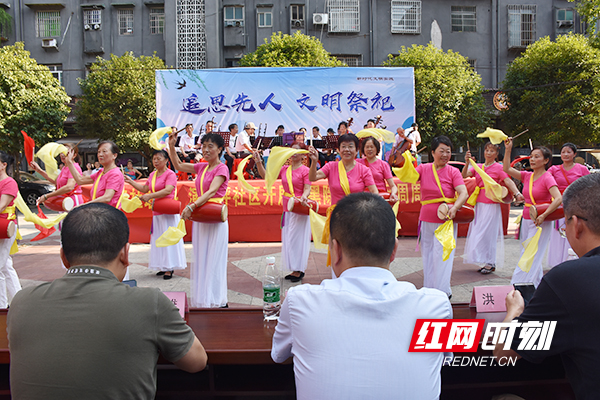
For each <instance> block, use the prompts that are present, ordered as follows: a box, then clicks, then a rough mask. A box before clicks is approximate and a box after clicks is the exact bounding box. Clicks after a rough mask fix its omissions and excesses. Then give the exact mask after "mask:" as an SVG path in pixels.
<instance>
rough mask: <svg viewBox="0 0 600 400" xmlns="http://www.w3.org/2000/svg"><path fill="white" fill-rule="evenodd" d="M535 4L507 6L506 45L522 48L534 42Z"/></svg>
mask: <svg viewBox="0 0 600 400" xmlns="http://www.w3.org/2000/svg"><path fill="white" fill-rule="evenodd" d="M535 14H536V6H535V5H527V4H511V5H509V6H508V47H509V48H523V47H527V46H528V45H530V44H532V43H533V42H535V37H536V34H535V32H536V24H535Z"/></svg>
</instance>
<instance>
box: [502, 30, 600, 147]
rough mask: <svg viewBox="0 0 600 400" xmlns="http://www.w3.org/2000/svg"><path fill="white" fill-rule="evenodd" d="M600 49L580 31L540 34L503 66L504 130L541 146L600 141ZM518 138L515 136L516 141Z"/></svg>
mask: <svg viewBox="0 0 600 400" xmlns="http://www.w3.org/2000/svg"><path fill="white" fill-rule="evenodd" d="M599 78H600V50H598V49H596V48H594V47H592V46H591V45H590V43H589V41H588V39H587V38H585V37H584V36H581V35H573V34H570V35H564V36H559V37H558V38H557V39H556V41H555V42H553V41H551V40H550V39H549V38H548V37H545V38H541V39H539V40H538V41H536V42H535V43H534V44H532V45H531V46H529V47H528V48H527V50H526V51H525V53H523V55H522V56H521V57H519V58H517V59H516V60H515V61H514V62H513V63H512V64H511V65H510V66H509V68H508V70H507V72H506V78H505V80H504V82H503V88H504V90H505V91H506V95H507V98H508V102H509V107H508V110H506V111H505V112H504V117H503V119H504V120H505V122H506V126H507V128H508V129H507V130H508V131H509V132H512V133H517V132H520V131H522V130H525V129H527V128H528V129H529V132H528V137H530V138H532V139H536V140H537V141H539V142H542V143H545V144H561V143H563V142H566V141H569V142H574V143H579V144H585V143H590V142H598V141H599V140H600V108H599V105H600V102H599V100H600V83H599V81H598V79H599ZM517 140H519V139H517Z"/></svg>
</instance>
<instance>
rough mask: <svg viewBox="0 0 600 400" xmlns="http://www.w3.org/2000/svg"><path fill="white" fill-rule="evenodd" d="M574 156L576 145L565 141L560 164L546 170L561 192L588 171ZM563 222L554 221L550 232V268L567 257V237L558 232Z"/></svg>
mask: <svg viewBox="0 0 600 400" xmlns="http://www.w3.org/2000/svg"><path fill="white" fill-rule="evenodd" d="M575 156H577V146H575V145H574V144H573V143H565V144H563V146H562V148H561V149H560V158H561V160H562V162H563V163H562V165H553V166H551V167H550V168H549V169H548V172H549V173H550V174H551V175H552V176H553V177H554V180H555V181H556V185H557V186H558V190H560V192H561V193H564V191H565V189H566V188H567V186H569V185H570V184H571V183H573V182H575V181H576V180H577V179H579V178H581V177H582V176H584V175H588V174H589V173H590V171H589V170H588V169H587V168H586V167H585V166H583V165H581V164H578V163H576V162H574V159H575ZM564 223H565V219H564V218H561V219H559V220H557V221H555V223H554V229H552V233H551V234H550V246H549V247H548V265H549V266H550V268H552V267H555V266H557V265H558V264H560V263H562V262H565V261H567V258H568V257H569V248H570V247H571V246H570V245H569V241H568V240H567V238H566V237H563V236H561V234H560V227H561V226H562V225H563V224H564Z"/></svg>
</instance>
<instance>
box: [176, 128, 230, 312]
mask: <svg viewBox="0 0 600 400" xmlns="http://www.w3.org/2000/svg"><path fill="white" fill-rule="evenodd" d="M176 140H177V136H176V135H171V136H170V137H169V155H170V156H171V160H172V161H173V166H174V167H175V169H176V170H178V171H182V172H187V173H189V174H196V181H195V185H196V193H197V198H196V199H195V200H193V201H192V202H191V203H190V204H188V205H187V206H186V207H185V209H184V210H183V212H182V213H181V218H183V219H189V218H190V215H191V214H192V211H194V210H195V209H196V208H198V207H200V206H202V205H203V204H204V203H206V202H208V201H210V202H217V203H222V202H223V198H224V197H225V194H226V193H227V182H228V181H229V169H228V168H227V165H226V164H223V163H221V154H223V149H224V148H225V141H224V140H223V138H222V137H221V136H220V135H218V134H216V133H207V134H206V135H204V136H203V137H202V141H201V144H202V157H203V158H204V160H206V162H201V163H197V164H190V163H184V162H181V161H180V160H179V156H178V155H177V152H176V151H175V141H176ZM190 198H191V199H192V198H193V197H190ZM228 243H229V223H228V222H227V221H225V222H217V223H204V222H196V221H193V222H192V245H193V251H194V262H193V264H192V267H191V271H190V280H191V290H190V292H191V296H190V297H191V306H192V307H227V244H228Z"/></svg>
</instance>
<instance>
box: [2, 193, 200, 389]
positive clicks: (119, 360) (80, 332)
mask: <svg viewBox="0 0 600 400" xmlns="http://www.w3.org/2000/svg"><path fill="white" fill-rule="evenodd" d="M128 240H129V225H128V223H127V218H126V217H125V214H123V212H121V211H120V210H117V209H116V208H114V207H111V206H109V205H107V204H101V203H89V204H84V205H82V206H79V207H76V208H75V209H73V210H72V211H71V212H69V214H68V215H67V217H66V218H65V219H64V221H63V226H62V231H61V243H62V248H61V249H60V256H61V259H62V261H63V263H64V265H65V266H66V267H67V268H69V270H68V271H67V273H66V274H65V275H64V276H63V277H62V278H59V279H56V280H54V281H52V282H46V283H42V284H41V285H39V286H32V287H28V288H25V289H23V290H21V291H20V292H19V293H17V295H16V296H15V297H14V299H13V301H12V304H11V306H10V310H9V312H8V317H7V327H8V329H7V330H8V338H9V342H10V343H9V349H10V357H11V360H10V361H11V362H10V386H11V388H10V389H11V394H12V396H13V398H14V399H89V398H103V399H134V398H135V399H138V398H143V399H153V398H154V396H155V394H156V362H157V360H158V356H159V354H161V355H162V356H163V357H164V358H166V359H167V360H169V361H171V362H173V363H174V364H175V365H176V366H177V367H179V368H181V369H183V370H184V371H188V372H197V371H200V370H202V369H204V367H205V366H206V361H207V356H206V352H205V351H204V348H203V346H202V344H201V343H200V341H199V340H198V338H197V337H196V336H195V335H194V332H193V331H192V330H191V328H190V327H189V326H188V325H187V324H186V323H185V321H184V320H183V318H181V316H180V315H179V311H178V310H177V308H176V307H175V306H174V305H173V303H172V302H171V301H170V300H169V299H168V298H167V297H166V296H165V295H164V294H162V293H161V292H160V290H159V289H157V288H145V287H136V288H131V287H129V286H128V285H124V284H122V283H121V281H122V280H123V278H124V276H125V272H126V271H127V266H128V265H129V243H128Z"/></svg>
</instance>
